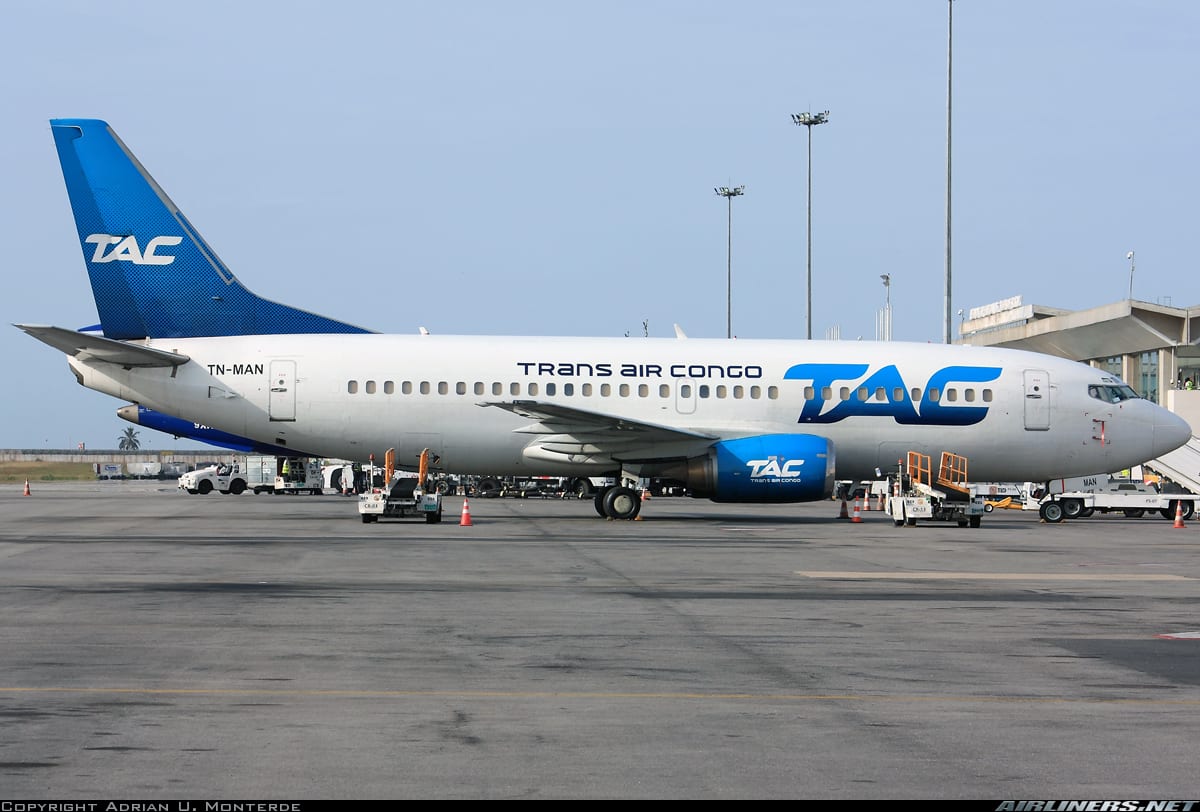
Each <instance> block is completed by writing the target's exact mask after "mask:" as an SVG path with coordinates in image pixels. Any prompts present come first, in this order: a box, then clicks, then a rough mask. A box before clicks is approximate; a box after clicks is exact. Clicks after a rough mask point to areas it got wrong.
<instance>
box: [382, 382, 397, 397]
mask: <svg viewBox="0 0 1200 812" xmlns="http://www.w3.org/2000/svg"><path fill="white" fill-rule="evenodd" d="M383 394H385V395H394V394H396V382H395V381H384V382H383Z"/></svg>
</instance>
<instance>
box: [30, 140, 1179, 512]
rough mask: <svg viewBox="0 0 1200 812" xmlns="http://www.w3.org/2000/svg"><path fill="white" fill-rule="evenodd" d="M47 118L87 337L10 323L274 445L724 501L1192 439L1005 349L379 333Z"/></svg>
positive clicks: (1131, 460)
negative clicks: (300, 294) (255, 263)
mask: <svg viewBox="0 0 1200 812" xmlns="http://www.w3.org/2000/svg"><path fill="white" fill-rule="evenodd" d="M51 129H52V132H53V135H54V143H55V145H56V147H57V149H58V155H59V160H60V162H61V164H62V170H63V176H64V178H65V180H66V185H67V192H68V194H69V196H70V199H71V207H72V209H73V211H74V215H75V224H76V226H77V228H78V231H79V240H80V244H81V246H82V248H83V257H84V261H85V264H86V266H87V269H88V274H89V276H90V278H91V283H92V292H93V294H94V296H95V300H96V307H97V310H98V311H99V315H100V329H101V331H102V333H103V335H99V334H96V333H95V332H93V331H90V330H89V331H75V330H68V329H63V328H59V327H48V326H34V325H19V326H20V327H21V329H23V330H24V331H25V332H27V333H29V334H30V335H32V336H34V337H35V338H37V339H40V340H41V341H44V342H45V343H47V344H49V345H50V346H52V347H55V348H57V349H59V350H62V351H63V352H65V353H67V355H68V356H69V358H68V363H69V364H70V366H71V369H72V370H73V371H74V373H75V376H76V378H77V379H78V380H79V382H80V383H81V384H83V385H84V386H86V387H88V388H91V389H96V390H98V391H100V392H105V393H107V394H110V395H112V396H113V397H116V398H120V399H122V400H124V401H129V402H130V403H131V404H134V405H136V407H137V408H138V409H148V410H151V411H153V412H156V413H159V414H161V415H166V416H172V417H178V418H181V419H182V420H185V421H188V422H189V423H192V424H200V425H202V426H204V427H207V428H211V429H213V430H216V431H219V432H224V433H225V434H227V435H234V436H235V438H245V439H246V440H248V441H249V442H250V443H252V444H254V445H255V446H257V447H259V448H269V449H273V450H275V451H276V452H278V453H281V454H288V453H297V452H298V451H302V452H303V453H305V454H313V455H321V456H329V457H339V458H343V459H356V460H362V459H366V458H367V456H368V455H369V454H374V455H375V456H376V457H380V458H381V457H382V456H383V452H384V451H385V450H386V449H388V448H393V447H394V448H395V449H396V450H397V455H398V456H397V458H398V459H400V460H405V459H407V460H412V461H415V460H416V458H417V456H418V455H419V454H420V452H421V451H422V449H425V448H429V449H431V451H432V452H433V454H434V455H436V457H437V458H438V459H439V467H440V468H442V469H444V470H447V471H451V472H457V473H474V474H499V475H505V474H520V473H531V474H563V475H576V476H598V475H617V476H618V477H620V481H622V482H626V483H627V482H629V481H631V480H634V479H636V478H638V477H642V476H665V477H672V478H676V479H681V480H684V481H686V482H687V484H688V486H689V487H690V489H691V491H692V493H693V494H695V495H697V496H703V497H708V498H711V499H713V500H714V501H718V502H800V501H806V500H815V499H822V498H826V497H828V496H829V495H830V493H831V492H832V489H833V483H834V479H835V475H836V477H838V478H841V479H860V478H864V477H873V476H874V475H875V473H874V472H875V471H876V469H883V470H894V467H895V465H896V462H897V460H899V459H902V458H904V457H905V454H906V452H908V451H910V450H912V451H919V452H921V453H925V454H929V455H931V456H933V457H934V458H935V459H936V458H937V456H938V455H939V454H940V453H941V452H942V451H952V452H955V453H957V454H961V455H964V456H966V457H968V458H969V460H970V474H971V475H972V478H973V479H976V480H990V481H1026V480H1035V481H1036V480H1047V479H1050V478H1058V477H1070V476H1078V475H1087V474H1094V473H1096V472H1099V471H1116V470H1120V469H1121V468H1125V467H1128V466H1130V465H1134V464H1137V463H1141V462H1144V461H1145V460H1148V459H1151V458H1153V457H1157V456H1159V455H1161V454H1163V453H1165V452H1167V451H1170V450H1172V449H1175V448H1177V447H1179V446H1180V445H1182V444H1183V443H1184V442H1186V441H1187V440H1188V438H1189V437H1190V436H1191V430H1190V428H1189V427H1188V425H1187V424H1186V423H1185V422H1184V421H1183V420H1181V419H1180V418H1178V417H1176V416H1175V415H1173V414H1171V413H1170V412H1168V411H1167V410H1165V409H1162V408H1160V407H1159V406H1157V405H1155V404H1154V403H1151V402H1150V401H1148V400H1144V399H1142V398H1140V397H1138V396H1137V395H1136V394H1135V393H1134V391H1133V390H1132V389H1131V388H1130V387H1128V386H1127V385H1125V384H1124V383H1122V382H1121V381H1119V380H1117V379H1114V378H1112V377H1111V376H1109V375H1108V374H1106V373H1105V372H1103V371H1100V370H1097V369H1093V368H1091V367H1088V366H1085V365H1083V364H1078V363H1075V362H1072V361H1066V360H1063V359H1060V358H1054V357H1050V356H1045V355H1039V354H1035V353H1028V352H1020V351H1015V350H1004V349H995V348H972V347H965V346H947V345H932V344H905V343H899V342H889V343H869V342H828V341H774V340H772V341H766V340H746V339H740V340H736V341H730V340H726V339H694V338H674V339H650V338H647V339H629V338H617V339H607V338H546V337H532V338H515V337H499V338H498V337H482V336H440V335H380V334H377V333H372V332H370V331H368V330H365V329H363V328H361V327H355V326H353V325H350V324H347V323H344V322H341V321H336V320H334V319H331V318H327V317H324V316H319V315H316V314H313V313H309V312H305V311H301V310H298V309H295V308H291V307H287V306H286V305H281V304H278V303H276V302H271V301H267V300H265V299H262V298H260V297H258V296H256V295H254V294H253V293H251V292H250V291H249V290H247V289H246V288H245V287H243V286H242V284H241V282H239V281H238V279H237V278H236V277H234V275H233V274H232V273H231V272H230V271H229V269H228V268H226V267H225V265H224V263H222V262H221V260H220V259H219V258H218V257H217V255H216V253H215V252H214V251H213V250H212V249H211V248H210V247H209V246H208V244H207V243H206V242H205V241H204V240H203V239H202V238H201V236H200V234H199V233H198V232H197V231H196V229H195V228H193V227H192V224H191V223H190V222H189V221H188V220H187V218H186V217H184V215H183V213H182V212H180V211H179V209H178V208H177V207H176V206H175V204H174V203H173V202H171V200H170V198H168V197H167V195H166V193H165V192H164V191H163V190H162V188H161V187H159V185H158V184H157V183H155V181H154V179H153V178H151V177H150V175H149V173H148V172H146V170H145V168H143V167H142V165H141V164H140V163H139V162H138V160H137V159H136V158H135V157H134V156H133V153H131V152H130V151H129V149H128V148H127V147H126V146H125V144H124V143H123V142H122V141H121V140H120V139H119V138H118V137H117V136H116V134H115V133H114V132H113V131H112V129H111V128H110V127H109V126H108V125H107V124H106V123H105V122H103V121H95V120H86V119H58V120H54V121H52V122H51ZM124 408H125V409H129V408H131V407H130V406H126V407H124ZM596 506H597V511H598V512H600V513H601V515H606V516H608V517H611V518H632V517H634V516H636V514H637V512H638V509H639V507H640V502H639V500H638V499H637V498H636V496H635V494H634V492H633V491H632V490H631V489H629V488H628V487H625V486H624V485H621V486H618V487H616V488H613V489H611V490H609V491H608V492H606V493H604V494H602V495H600V496H598V497H597V503H596Z"/></svg>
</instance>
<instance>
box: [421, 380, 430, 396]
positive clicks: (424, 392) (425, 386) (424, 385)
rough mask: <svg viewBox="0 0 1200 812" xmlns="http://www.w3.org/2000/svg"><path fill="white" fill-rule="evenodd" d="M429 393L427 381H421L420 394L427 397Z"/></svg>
mask: <svg viewBox="0 0 1200 812" xmlns="http://www.w3.org/2000/svg"><path fill="white" fill-rule="evenodd" d="M430 391H431V390H430V388H429V381H421V394H422V395H428V394H429V392H430Z"/></svg>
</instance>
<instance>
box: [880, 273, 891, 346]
mask: <svg viewBox="0 0 1200 812" xmlns="http://www.w3.org/2000/svg"><path fill="white" fill-rule="evenodd" d="M879 278H880V279H882V280H883V289H884V292H885V293H884V303H883V325H882V327H883V329H882V330H880V337H881V338H882V339H883V340H884V341H891V340H892V275H891V274H890V273H881V274H880V275H879Z"/></svg>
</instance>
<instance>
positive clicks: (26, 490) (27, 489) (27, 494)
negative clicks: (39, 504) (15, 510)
mask: <svg viewBox="0 0 1200 812" xmlns="http://www.w3.org/2000/svg"><path fill="white" fill-rule="evenodd" d="M25 496H33V494H31V493H30V492H29V480H28V479H27V480H25Z"/></svg>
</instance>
